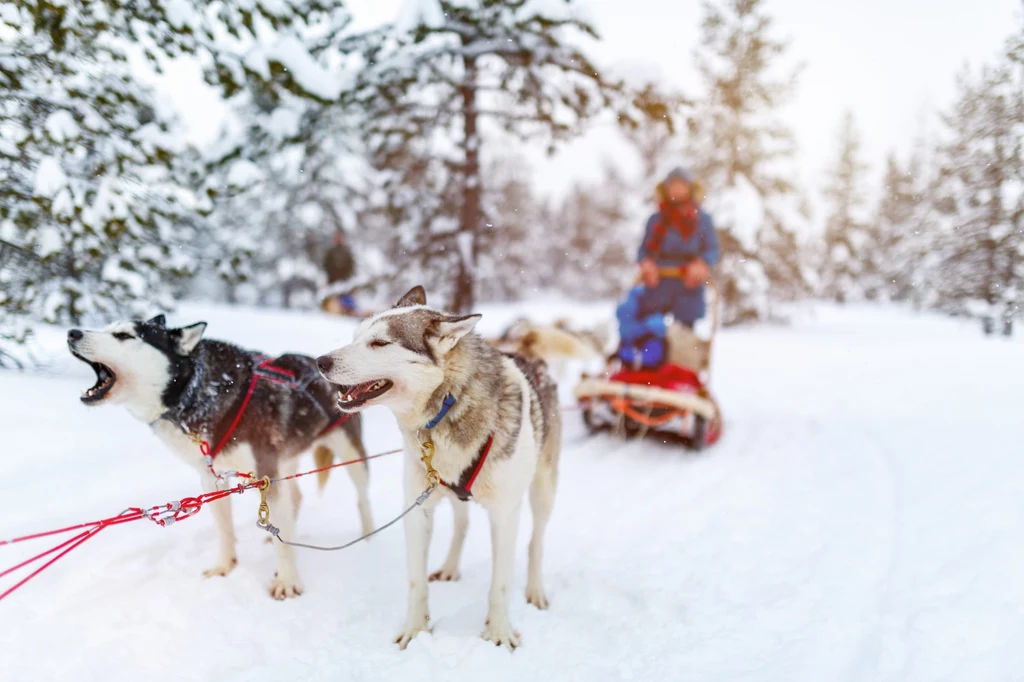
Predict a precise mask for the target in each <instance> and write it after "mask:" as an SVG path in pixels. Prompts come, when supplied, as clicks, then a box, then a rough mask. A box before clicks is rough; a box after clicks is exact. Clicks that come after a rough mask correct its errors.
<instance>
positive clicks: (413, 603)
mask: <svg viewBox="0 0 1024 682" xmlns="http://www.w3.org/2000/svg"><path fill="white" fill-rule="evenodd" d="M406 466H407V467H408V466H409V465H408V464H407V465H406ZM421 481H422V482H423V483H425V480H424V479H423V477H422V476H418V477H417V476H410V475H407V476H406V482H405V499H406V502H407V504H412V503H413V501H414V500H415V499H416V498H417V497H419V494H420V492H421V491H422V486H420V482H421ZM436 494H437V493H435V495H436ZM403 522H404V526H405V553H406V559H407V561H408V564H409V607H408V611H407V612H406V617H405V625H404V626H403V627H402V631H401V632H400V633H399V634H398V636H397V637H395V643H396V644H398V646H399V647H401V648H402V649H404V648H405V647H407V646H408V645H409V642H410V641H412V638H413V637H415V636H416V635H418V634H419V633H420V632H421V631H423V630H425V629H426V628H427V623H428V622H429V621H430V608H429V603H428V593H427V553H428V551H429V550H430V535H431V532H432V531H433V527H434V510H433V508H427V507H426V506H421V507H417V508H416V509H413V510H412V511H411V512H409V513H408V514H406V515H405V518H404V519H403Z"/></svg>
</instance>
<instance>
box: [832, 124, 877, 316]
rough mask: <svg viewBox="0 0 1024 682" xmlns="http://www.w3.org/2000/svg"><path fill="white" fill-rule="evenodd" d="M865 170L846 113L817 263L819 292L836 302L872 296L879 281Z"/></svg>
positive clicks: (853, 127) (859, 147)
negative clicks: (865, 187) (868, 215)
mask: <svg viewBox="0 0 1024 682" xmlns="http://www.w3.org/2000/svg"><path fill="white" fill-rule="evenodd" d="M867 169H868V168H867V164H865V163H864V161H863V160H862V159H861V141H860V136H859V134H858V133H857V128H856V125H855V123H854V120H853V114H852V113H847V114H846V116H844V118H843V123H842V126H841V127H840V131H839V153H838V155H837V156H836V161H835V166H834V167H833V168H832V169H831V171H830V177H829V178H828V182H827V185H826V186H825V189H824V195H825V199H826V201H827V203H828V204H829V214H828V217H827V218H826V219H825V235H824V238H825V248H824V252H823V259H824V260H823V262H822V264H821V285H822V294H823V295H824V296H826V297H828V298H830V299H832V300H834V301H837V302H840V303H842V302H845V301H849V300H858V299H861V298H865V297H867V298H874V297H875V296H876V295H877V293H878V289H879V287H880V286H881V276H882V275H881V267H880V263H879V262H878V260H879V256H878V251H877V246H878V243H879V237H878V234H877V233H876V231H875V229H874V227H873V226H872V225H871V223H870V222H869V221H868V220H867V216H866V215H865V213H866V208H867V207H866V200H867V197H866V196H865V193H864V174H865V173H866V172H867Z"/></svg>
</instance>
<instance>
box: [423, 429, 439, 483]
mask: <svg viewBox="0 0 1024 682" xmlns="http://www.w3.org/2000/svg"><path fill="white" fill-rule="evenodd" d="M420 452H421V453H422V455H421V456H420V461H421V462H423V466H425V467H426V468H427V484H428V485H429V486H430V488H431V490H433V489H434V488H436V487H437V484H438V483H440V482H441V474H439V473H437V470H435V469H434V464H433V462H434V443H433V441H431V440H430V437H429V436H428V437H427V438H426V439H425V440H421V441H420Z"/></svg>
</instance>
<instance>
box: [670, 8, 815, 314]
mask: <svg viewBox="0 0 1024 682" xmlns="http://www.w3.org/2000/svg"><path fill="white" fill-rule="evenodd" d="M763 5H764V3H763V2H762V0H719V1H718V2H715V3H705V4H704V18H703V22H702V25H701V40H700V47H698V48H697V50H696V52H695V57H696V63H697V68H698V70H699V72H700V76H701V80H702V81H703V89H704V92H703V94H702V97H701V98H700V99H699V100H698V102H697V104H696V106H695V108H694V113H693V115H692V117H691V118H690V120H689V122H688V131H687V132H688V145H687V151H688V155H689V157H690V160H691V161H690V162H691V163H692V165H693V166H694V167H695V169H696V170H697V172H698V175H699V176H700V177H701V178H702V179H703V180H704V181H705V183H706V185H707V191H708V198H707V201H706V207H707V209H708V210H709V212H710V213H711V215H712V217H713V218H714V219H715V221H716V227H717V228H718V230H719V238H720V242H721V247H722V261H721V264H720V265H719V266H718V268H717V273H718V279H719V285H720V288H721V290H722V293H723V295H724V299H725V303H726V310H725V320H726V322H739V321H744V320H752V319H764V318H766V317H768V316H770V314H771V312H770V311H771V303H772V301H775V300H780V299H781V300H786V299H793V298H796V297H799V296H801V295H804V294H806V293H807V292H808V290H809V282H808V273H807V270H806V264H805V263H804V262H802V259H801V254H802V253H803V250H802V249H801V248H800V245H799V242H798V240H797V237H796V234H797V232H798V228H799V226H800V225H801V224H803V223H805V222H806V220H807V218H806V212H805V207H804V204H803V202H802V201H801V199H800V197H799V195H798V192H797V188H796V186H795V183H794V181H793V180H792V176H791V174H790V173H788V172H787V171H786V166H787V164H788V163H789V161H790V160H791V158H792V155H793V150H794V143H793V136H792V133H791V132H790V131H789V130H788V129H787V128H786V127H785V125H783V124H782V123H781V122H780V121H779V120H778V116H777V111H778V109H779V107H781V106H782V105H784V104H785V103H786V102H787V101H788V100H789V99H790V97H791V96H792V93H793V91H794V89H795V83H796V72H789V73H786V72H784V71H782V72H780V67H779V62H780V61H781V60H782V59H783V58H784V57H785V54H786V50H787V47H788V43H787V42H786V41H784V40H780V39H778V38H776V37H774V35H773V22H772V19H771V17H770V16H769V15H768V14H767V13H766V12H765V9H764V7H763ZM752 205H756V206H757V208H758V210H757V211H755V212H753V213H755V214H756V215H751V213H752V212H751V210H750V207H751V206H752Z"/></svg>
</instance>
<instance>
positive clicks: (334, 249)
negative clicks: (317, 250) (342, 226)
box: [324, 230, 356, 315]
mask: <svg viewBox="0 0 1024 682" xmlns="http://www.w3.org/2000/svg"><path fill="white" fill-rule="evenodd" d="M324 271H325V272H326V273H327V286H331V285H332V284H336V283H338V282H345V281H347V280H350V279H352V276H353V275H355V272H356V261H355V258H353V257H352V250H351V249H350V248H349V247H348V244H347V243H346V242H345V233H344V232H342V231H340V230H339V231H337V232H335V233H334V237H333V243H332V245H331V248H329V249H328V250H327V254H326V255H325V256H324ZM324 310H326V311H327V312H331V313H337V314H348V315H355V314H356V304H355V300H354V299H353V298H352V294H350V293H345V294H333V293H332V294H331V295H330V296H328V297H327V299H325V300H324Z"/></svg>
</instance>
